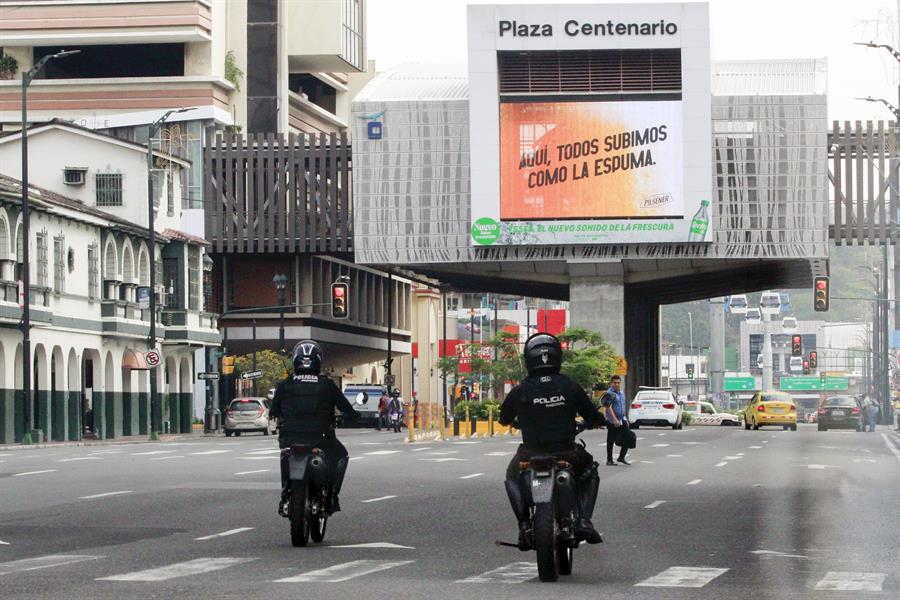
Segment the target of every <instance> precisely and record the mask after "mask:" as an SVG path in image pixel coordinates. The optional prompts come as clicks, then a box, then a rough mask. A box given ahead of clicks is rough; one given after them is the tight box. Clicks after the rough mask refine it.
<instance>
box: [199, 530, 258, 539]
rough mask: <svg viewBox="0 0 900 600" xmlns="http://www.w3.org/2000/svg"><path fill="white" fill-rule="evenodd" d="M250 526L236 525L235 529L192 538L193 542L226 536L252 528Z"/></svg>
mask: <svg viewBox="0 0 900 600" xmlns="http://www.w3.org/2000/svg"><path fill="white" fill-rule="evenodd" d="M252 529H253V528H252V527H238V528H237V529H229V530H228V531H223V532H222V533H214V534H212V535H204V536H203V537H198V538H194V541H195V542H201V541H203V540H211V539H213V538H220V537H226V536H229V535H234V534H236V533H243V532H244V531H250V530H252Z"/></svg>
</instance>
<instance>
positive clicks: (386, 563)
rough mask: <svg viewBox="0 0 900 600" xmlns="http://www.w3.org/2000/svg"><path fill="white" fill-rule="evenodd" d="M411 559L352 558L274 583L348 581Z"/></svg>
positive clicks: (277, 580) (406, 563) (396, 565)
mask: <svg viewBox="0 0 900 600" xmlns="http://www.w3.org/2000/svg"><path fill="white" fill-rule="evenodd" d="M411 562H413V561H411V560H354V561H351V562H348V563H341V564H339V565H334V566H333V567H328V568H325V569H318V570H316V571H310V572H308V573H303V574H300V575H295V576H294V577H285V578H284V579H276V580H275V583H302V582H318V583H337V582H340V581H349V580H350V579H355V578H357V577H362V576H363V575H369V574H371V573H377V572H378V571H386V570H387V569H393V568H394V567H401V566H403V565H408V564H410V563H411Z"/></svg>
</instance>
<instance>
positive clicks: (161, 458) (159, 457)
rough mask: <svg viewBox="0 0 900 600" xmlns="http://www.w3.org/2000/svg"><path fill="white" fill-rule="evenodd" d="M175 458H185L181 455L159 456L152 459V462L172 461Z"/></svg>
mask: <svg viewBox="0 0 900 600" xmlns="http://www.w3.org/2000/svg"><path fill="white" fill-rule="evenodd" d="M173 458H184V457H183V456H181V455H180V454H178V455H176V456H157V457H156V458H151V459H150V460H171V459H173Z"/></svg>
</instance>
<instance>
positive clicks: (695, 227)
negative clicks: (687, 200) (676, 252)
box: [688, 200, 709, 242]
mask: <svg viewBox="0 0 900 600" xmlns="http://www.w3.org/2000/svg"><path fill="white" fill-rule="evenodd" d="M708 228H709V200H701V201H700V209H699V210H698V211H697V212H696V213H694V219H693V220H692V221H691V232H690V234H689V235H688V241H689V242H702V241H703V240H705V239H706V230H707V229H708Z"/></svg>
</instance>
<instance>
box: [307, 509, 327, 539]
mask: <svg viewBox="0 0 900 600" xmlns="http://www.w3.org/2000/svg"><path fill="white" fill-rule="evenodd" d="M326 525H328V517H326V516H324V515H323V516H318V515H310V520H309V537H311V538H312V541H314V542H316V543H318V542H321V541H322V540H324V539H325V526H326Z"/></svg>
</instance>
